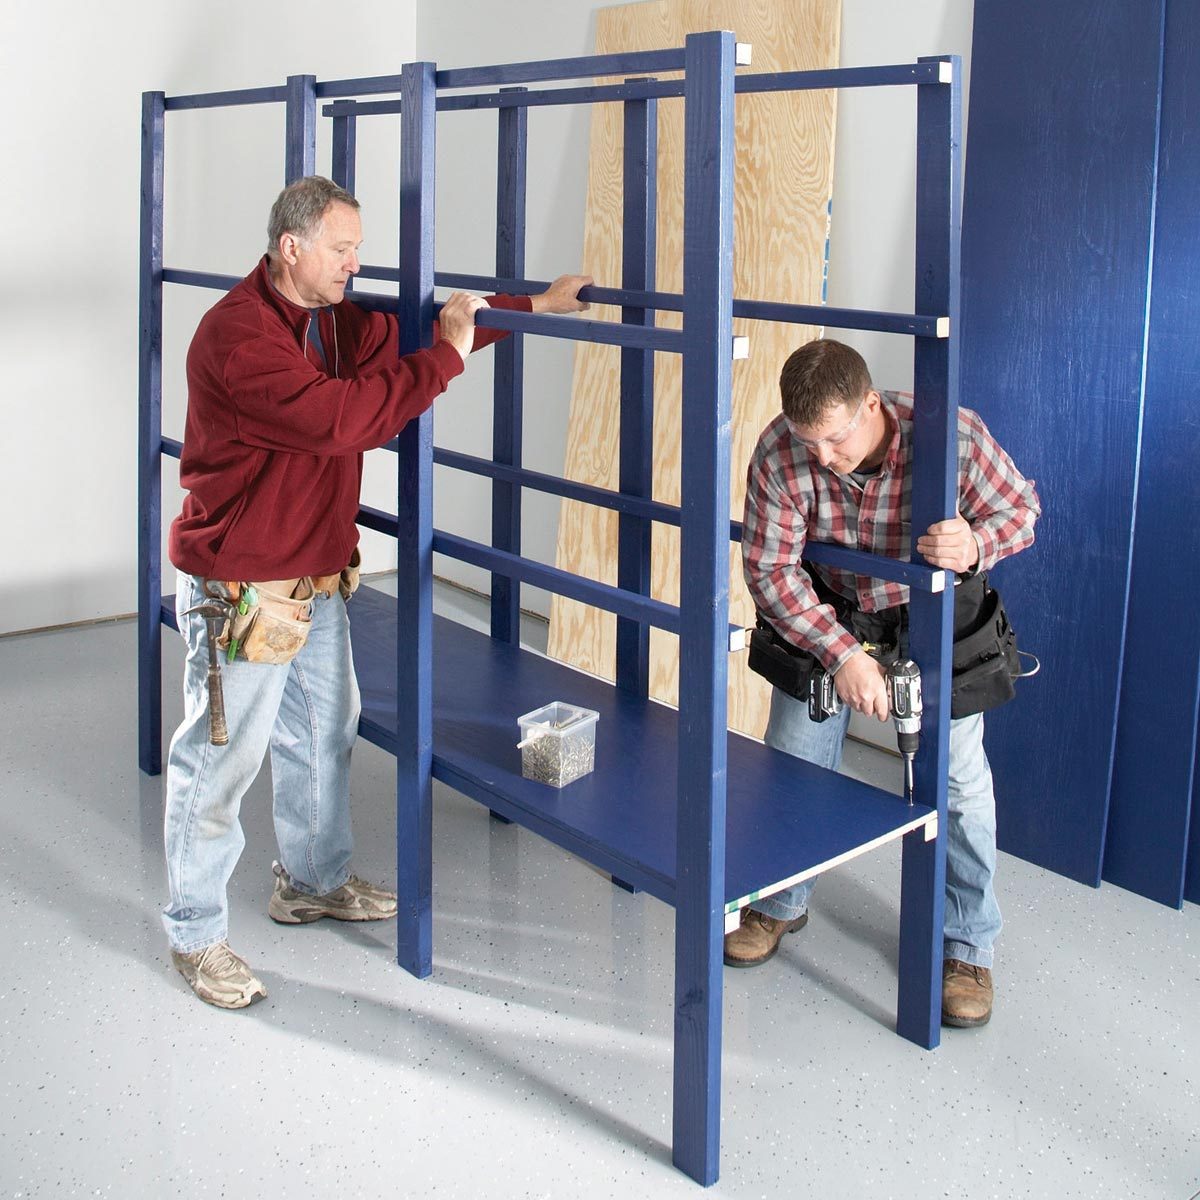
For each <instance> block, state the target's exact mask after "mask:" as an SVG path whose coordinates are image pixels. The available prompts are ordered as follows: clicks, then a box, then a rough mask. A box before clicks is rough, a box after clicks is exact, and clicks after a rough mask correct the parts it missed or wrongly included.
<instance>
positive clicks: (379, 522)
mask: <svg viewBox="0 0 1200 1200" xmlns="http://www.w3.org/2000/svg"><path fill="white" fill-rule="evenodd" d="M383 448H384V449H386V450H391V451H392V452H393V453H395V451H396V450H397V448H398V446H397V442H396V440H395V439H394V438H393V439H392V441H390V442H388V443H387V445H386V446H385V447H383ZM182 450H183V443H182V442H177V441H175V440H174V439H173V438H163V439H162V452H163V453H164V454H166V455H168V456H169V457H171V458H178V457H179V456H180V453H181V452H182ZM433 461H434V462H435V463H437V464H438V466H443V467H450V468H453V469H456V470H459V471H467V472H470V473H471V474H473V475H483V476H486V477H487V478H490V479H499V480H502V481H503V482H506V483H513V484H516V485H517V486H518V487H527V488H530V489H531V490H533V491H536V492H544V493H546V494H547V495H551V496H561V497H562V498H563V499H566V500H575V501H578V502H579V503H580V504H594V505H596V507H597V508H606V509H609V510H611V511H613V512H623V513H629V514H631V515H632V516H636V517H642V518H644V519H646V520H650V521H658V522H659V523H660V524H662V525H671V526H674V527H676V528H678V526H679V520H680V517H679V509H678V508H677V507H675V506H674V505H671V504H663V503H661V502H659V501H657V500H645V499H642V498H641V497H638V496H626V495H623V494H622V493H621V492H613V491H609V490H608V489H607V488H599V487H593V486H591V485H590V484H586V483H576V482H575V481H574V480H571V479H560V478H559V477H558V476H557V475H543V474H541V473H540V472H538V471H529V470H526V469H525V468H523V467H509V466H505V465H503V464H502V463H495V462H492V460H491V459H485V458H475V457H474V456H472V455H469V454H460V453H459V452H458V451H456V450H443V449H439V448H436V447H435V449H434V451H433ZM358 520H359V524H360V525H363V526H364V527H365V528H367V529H375V530H377V531H378V532H380V533H389V534H391V535H392V536H395V533H396V518H395V517H394V516H392V515H391V514H389V513H385V512H382V511H380V510H379V509H374V508H368V507H367V506H365V505H364V506H363V507H362V509H361V510H360V511H359V517H358ZM447 536H449V535H447ZM729 540H730V541H731V542H740V541H741V540H742V523H741V522H740V521H730V522H729ZM468 544H470V545H474V543H468ZM482 549H484V550H486V551H488V553H491V549H490V547H486V546H484V547H482ZM510 557H512V558H516V557H517V556H515V555H512V556H510ZM804 557H805V558H806V559H807V560H808V561H809V562H816V563H822V564H824V565H825V566H830V567H839V568H841V569H842V570H845V571H853V572H854V573H855V574H856V575H865V576H867V577H869V578H871V579H886V580H888V581H889V582H891V583H899V584H903V585H904V586H906V587H911V588H916V589H917V590H918V591H922V592H940V591H942V590H943V589H944V588H945V587H946V583H947V573H946V572H945V571H943V570H941V569H939V568H937V567H930V566H927V565H926V564H925V563H915V562H904V561H902V560H900V559H898V558H885V557H883V556H882V555H878V554H871V553H870V552H869V551H866V550H854V549H852V548H851V547H849V546H840V545H836V544H834V543H832V542H815V541H809V542H807V543H806V544H805V547H804ZM467 561H475V560H474V559H469V560H467ZM542 569H544V570H551V569H552V568H549V567H546V568H542ZM500 573H501V574H507V573H508V572H507V571H501V572H500ZM569 577H570V578H575V576H569ZM526 582H532V581H529V580H527V581H526ZM539 586H541V585H539ZM597 586H603V585H599V584H598V585H597ZM550 590H552V591H553V590H555V589H553V588H551V589H550ZM613 590H614V591H615V590H618V589H613ZM563 594H564V595H565V594H566V593H563ZM630 594H633V593H630ZM572 598H573V599H574V598H577V597H572ZM584 603H588V604H590V603H592V601H590V600H589V601H585V602H584ZM597 607H598V608H606V607H607V605H604V604H597ZM609 611H613V612H616V611H617V610H616V609H610V610H609ZM620 615H627V614H623V613H622V614H620ZM651 624H654V622H651ZM662 628H664V629H665V628H667V626H662Z"/></svg>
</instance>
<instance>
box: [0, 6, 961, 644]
mask: <svg viewBox="0 0 1200 1200" xmlns="http://www.w3.org/2000/svg"><path fill="white" fill-rule="evenodd" d="M843 11H844V32H843V39H842V51H843V52H842V59H843V62H844V63H845V64H847V65H851V64H854V65H857V64H867V63H885V62H899V61H907V60H911V59H912V58H914V57H916V56H917V55H919V54H932V53H941V52H957V53H961V54H963V55H966V54H968V52H969V48H970V26H971V5H970V3H969V2H968V0H844V3H843ZM594 14H595V8H594V7H593V6H592V5H590V4H587V3H582V2H574V0H572V2H570V3H568V2H566V0H415V3H411V2H410V3H400V4H396V3H392V4H386V5H385V4H366V3H362V2H359V3H349V2H347V3H342V4H340V5H338V6H336V9H335V8H334V7H333V6H331V5H329V4H327V3H316V2H315V0H289V3H287V4H283V3H280V2H278V0H259V2H258V3H255V4H237V3H233V2H232V0H209V3H206V4H204V5H181V4H173V5H163V4H152V3H149V2H146V0H114V2H113V3H109V4H105V5H93V4H86V3H83V2H82V0H77V2H75V3H69V2H66V0H57V2H55V0H48V2H44V3H42V4H40V5H38V6H36V7H35V6H34V5H33V4H31V3H28V2H22V0H9V2H8V3H7V4H5V5H4V7H3V12H2V14H0V22H2V24H0V68H2V69H3V72H4V79H5V82H6V91H7V94H8V95H9V97H10V103H11V104H12V106H13V107H12V112H11V113H10V116H9V119H8V120H6V121H5V122H4V129H3V133H0V138H2V139H3V146H2V149H3V151H4V158H3V161H4V162H5V163H6V165H7V166H8V168H9V179H10V181H11V182H10V186H9V188H8V189H7V190H6V192H5V193H4V196H3V199H2V200H0V215H2V216H3V218H4V227H5V228H6V229H7V230H9V231H10V243H9V246H8V247H7V253H6V256H5V258H6V262H7V264H8V268H9V285H8V287H7V288H5V290H4V295H3V299H2V300H0V317H2V318H3V319H2V320H0V348H2V350H3V357H4V364H5V372H4V376H3V378H4V384H3V387H2V388H0V419H2V420H3V423H4V424H3V428H4V430H5V434H4V437H3V439H2V440H0V505H2V506H3V509H2V511H3V512H4V513H5V517H6V519H5V521H4V526H3V528H4V534H3V540H2V542H0V545H2V547H3V558H4V561H5V562H6V564H7V565H8V568H9V569H8V570H7V571H6V572H5V573H4V576H3V578H2V581H0V633H3V632H7V631H11V630H16V629H26V628H31V627H38V626H45V625H52V624H56V623H60V622H66V621H73V620H82V619H88V618H92V617H101V616H107V615H112V614H116V613H121V612H128V611H131V610H132V609H133V608H134V606H135V604H136V592H135V588H136V579H135V575H136V549H137V544H136V435H137V256H138V163H139V145H138V125H139V111H140V93H141V92H142V91H143V90H146V89H161V90H163V91H166V92H167V94H168V95H171V94H181V93H187V92H197V91H217V90H222V89H226V88H234V87H257V86H265V85H271V84H276V83H282V82H283V80H284V79H285V77H286V76H287V75H288V74H299V73H311V74H315V75H317V76H318V78H321V79H331V78H344V77H348V76H362V75H376V74H388V73H393V72H396V71H398V69H399V66H400V64H401V63H403V62H405V61H407V60H410V59H412V58H427V59H431V60H433V61H436V62H437V63H438V64H439V66H442V67H451V66H467V65H474V64H479V63H487V62H510V61H522V60H528V59H538V58H550V57H566V56H573V55H580V54H586V53H589V52H590V51H591V48H592V43H593V35H594V25H595V16H594ZM912 112H913V99H912V93H911V91H908V90H904V91H895V92H890V91H889V92H880V93H873V94H867V93H861V92H860V93H853V92H851V93H845V94H844V95H843V99H842V107H841V112H840V115H839V128H838V148H837V173H836V178H835V200H834V221H833V230H832V242H831V264H830V294H829V302H830V303H831V304H835V305H848V306H855V307H878V308H886V309H897V310H899V309H907V308H909V307H910V306H911V304H912V280H911V250H910V247H911V243H912V224H913V222H912V189H913V180H912V167H911V157H912V156H911V147H912V127H913V122H912ZM374 121H375V123H374V124H372V123H369V122H365V121H364V122H362V123H361V124H362V125H363V126H364V128H363V129H362V130H361V131H360V135H359V162H360V168H359V186H358V192H359V196H360V199H362V201H363V204H364V217H365V227H366V238H367V242H366V247H365V256H366V258H367V259H368V261H373V262H379V263H387V262H390V261H392V260H394V257H395V253H396V241H397V238H396V217H395V213H396V200H395V191H394V187H393V183H392V181H393V180H394V179H395V173H396V163H397V161H398V157H397V153H396V133H395V130H396V126H395V118H375V119H374ZM327 125H328V122H327V121H324V120H322V122H321V128H322V142H321V146H320V149H319V156H318V167H319V169H321V170H328V162H329V160H328V149H327V145H328V143H327V136H328V130H327V128H326V126H327ZM530 130H531V155H530V201H529V205H530V221H529V230H528V235H527V237H528V250H527V254H528V273H529V275H530V276H531V277H535V278H536V277H541V278H549V277H551V276H553V275H554V274H556V273H558V272H560V271H566V270H573V269H576V267H582V268H584V269H586V264H581V263H580V252H581V247H582V243H583V209H584V187H585V182H586V177H587V140H588V116H587V113H586V111H585V110H575V109H557V108H555V109H546V110H534V111H533V112H532V114H531V117H530ZM282 131H283V116H282V108H281V107H279V106H261V107H258V108H255V109H241V110H215V111H208V112H195V113H186V112H185V113H177V114H168V118H167V193H166V203H167V220H166V226H167V237H166V261H167V263H168V265H171V266H179V267H191V268H194V269H203V270H212V271H218V272H225V273H229V274H239V275H240V274H244V273H245V272H247V271H248V270H250V268H251V267H252V266H253V264H254V262H255V260H256V259H257V257H258V255H259V254H260V252H261V243H262V238H263V232H262V231H263V227H264V225H265V220H266V212H267V209H268V207H269V205H270V202H271V200H272V199H273V198H274V196H275V194H276V192H277V190H278V188H279V186H280V185H281V182H282V171H283V165H282V153H283V150H282ZM439 133H440V147H439V164H440V178H439V194H438V223H439V224H438V266H439V269H444V270H463V271H469V272H478V273H485V274H486V273H488V272H489V271H490V270H491V269H492V263H493V261H494V260H493V255H494V250H493V237H494V209H495V191H494V187H495V185H494V168H495V118H494V116H491V115H490V114H486V113H462V114H447V115H446V116H444V117H443V118H442V119H441V122H440V125H439ZM602 282H612V281H602ZM370 286H372V287H375V286H378V285H374V284H372V285H370ZM215 299H216V293H207V292H201V291H198V290H196V289H190V288H188V289H184V288H180V287H177V286H168V287H167V288H166V289H165V300H164V304H165V316H166V337H165V347H164V432H166V433H167V434H168V435H174V436H179V434H180V433H181V430H182V414H183V402H184V395H183V389H182V366H183V354H184V351H185V350H186V345H187V341H188V338H189V337H190V335H191V331H192V329H193V328H194V326H195V322H196V320H197V319H198V318H199V316H200V314H201V313H202V312H203V311H204V309H205V308H206V307H208V306H209V305H210V304H211V303H212V302H213V301H214V300H215ZM839 336H845V337H846V339H847V340H851V337H853V338H854V341H855V344H857V345H859V346H860V347H861V348H863V349H864V351H865V352H866V353H867V355H868V357H869V360H870V361H871V362H872V365H873V367H874V369H875V375H876V379H877V381H878V382H879V383H881V384H884V385H887V384H896V385H901V386H907V385H908V384H909V383H911V345H910V343H909V342H908V341H907V340H906V339H900V338H889V337H885V336H883V335H878V336H872V335H849V334H846V335H839ZM572 353H573V351H572V347H571V345H570V344H569V343H566V342H551V341H548V340H540V339H539V340H535V339H528V342H527V349H526V359H527V365H528V375H527V388H526V413H527V417H526V439H525V461H526V464H527V465H528V466H530V467H532V468H534V469H539V470H546V471H550V472H555V473H557V472H559V471H560V470H561V468H562V461H563V447H564V445H565V437H566V420H567V412H568V406H569V398H570V386H571V361H572ZM490 379H491V365H490V355H488V354H487V353H485V354H484V355H480V356H478V357H477V358H476V360H475V361H473V362H472V364H471V367H470V370H469V371H468V372H467V374H466V375H465V376H464V377H463V378H462V379H460V380H459V381H457V382H456V383H455V385H454V387H453V389H452V391H451V392H450V393H449V394H448V395H447V396H446V397H444V398H443V399H442V400H441V401H439V403H438V406H437V408H436V410H435V411H436V413H437V417H436V419H435V426H436V435H437V439H438V442H439V444H444V445H448V446H454V447H455V448H458V449H464V450H468V451H474V452H480V453H487V452H488V448H489V446H490V417H489V415H488V413H489V408H488V406H489V404H490ZM372 458H373V459H374V461H370V459H372ZM392 465H393V463H392V461H391V459H390V457H389V456H387V455H386V453H384V452H377V454H376V455H375V456H369V462H368V470H367V480H366V485H365V489H364V496H365V499H366V500H367V501H368V502H369V503H372V504H375V505H377V506H378V507H382V508H391V507H392V505H393V502H394V488H393V482H392V479H393V476H392V471H391V468H392ZM436 484H437V497H438V499H437V513H436V521H437V524H438V525H439V526H441V527H443V528H446V529H449V530H452V531H454V532H458V533H462V534H464V535H466V536H470V537H475V538H478V539H480V540H487V537H488V530H489V528H490V518H489V508H488V488H487V486H486V484H483V483H477V482H475V481H472V480H469V479H464V478H463V477H462V476H460V475H458V474H457V473H454V474H451V473H449V472H445V471H442V470H440V469H439V471H438V475H437V479H436ZM178 502H179V496H178V490H177V487H176V485H175V464H174V463H173V462H172V461H171V460H165V462H164V499H163V510H164V516H165V518H166V520H167V521H169V519H170V517H171V516H173V515H174V512H175V511H177V508H178ZM525 511H526V518H525V546H526V552H527V553H530V554H532V555H533V556H534V557H537V558H540V559H542V560H543V561H546V562H553V560H554V541H555V525H556V517H557V505H556V504H555V503H554V502H553V501H552V500H550V499H548V498H546V499H542V498H538V497H536V496H534V495H532V494H531V495H529V496H528V497H527V499H526V503H525ZM164 523H165V522H164ZM365 550H366V555H367V565H368V567H369V568H372V569H379V568H382V567H385V566H387V565H389V563H390V561H391V557H390V547H389V545H388V543H387V540H386V539H381V538H374V537H371V538H370V539H369V540H368V544H367V546H366V547H365ZM164 564H165V558H164ZM438 570H439V571H440V572H442V573H445V574H450V575H453V576H455V577H457V578H460V579H463V580H465V581H468V582H476V583H478V582H481V581H482V579H481V575H480V573H477V572H473V571H471V570H470V569H469V568H465V567H463V566H461V565H460V564H454V563H449V562H445V561H439V563H438ZM524 601H525V603H526V604H527V605H529V606H532V607H535V608H543V607H544V598H543V597H541V596H539V595H538V594H537V593H535V592H532V590H531V589H526V591H525V595H524Z"/></svg>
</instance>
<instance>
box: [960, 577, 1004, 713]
mask: <svg viewBox="0 0 1200 1200" xmlns="http://www.w3.org/2000/svg"><path fill="white" fill-rule="evenodd" d="M954 600H955V604H954V656H953V673H952V680H951V692H950V716H951V717H953V718H954V719H955V720H957V719H958V718H959V717H969V716H972V715H974V714H975V713H982V712H987V711H988V710H989V709H993V708H998V707H999V706H1000V705H1001V704H1007V703H1008V701H1009V700H1011V699H1012V698H1013V696H1014V695H1015V694H1016V693H1015V691H1014V689H1013V681H1014V680H1015V679H1017V678H1019V677H1020V675H1021V660H1020V658H1019V657H1018V655H1017V634H1016V631H1015V630H1014V629H1013V627H1012V625H1011V624H1010V623H1009V620H1008V613H1006V612H1005V611H1004V602H1003V601H1002V600H1001V599H1000V593H999V592H997V591H996V589H995V588H993V587H990V586H989V585H988V581H987V576H986V575H977V576H975V577H974V578H972V579H965V580H963V581H962V583H960V584H959V585H958V587H957V588H956V589H955V596H954Z"/></svg>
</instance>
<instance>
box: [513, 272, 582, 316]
mask: <svg viewBox="0 0 1200 1200" xmlns="http://www.w3.org/2000/svg"><path fill="white" fill-rule="evenodd" d="M593 282H594V281H593V279H592V277H591V276H590V275H560V276H559V277H558V278H557V279H556V280H555V281H554V282H553V283H552V284H551V285H550V286H549V287H548V288H547V289H546V290H545V291H544V292H542V293H540V294H539V295H537V296H530V297H529V299H530V301H531V303H532V305H533V311H534V312H535V313H573V312H585V311H586V310H587V309H589V308H591V305H590V304H589V303H588V302H587V301H586V300H580V299H579V289H580V288H585V287H588V286H590V285H591V284H592V283H593Z"/></svg>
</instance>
